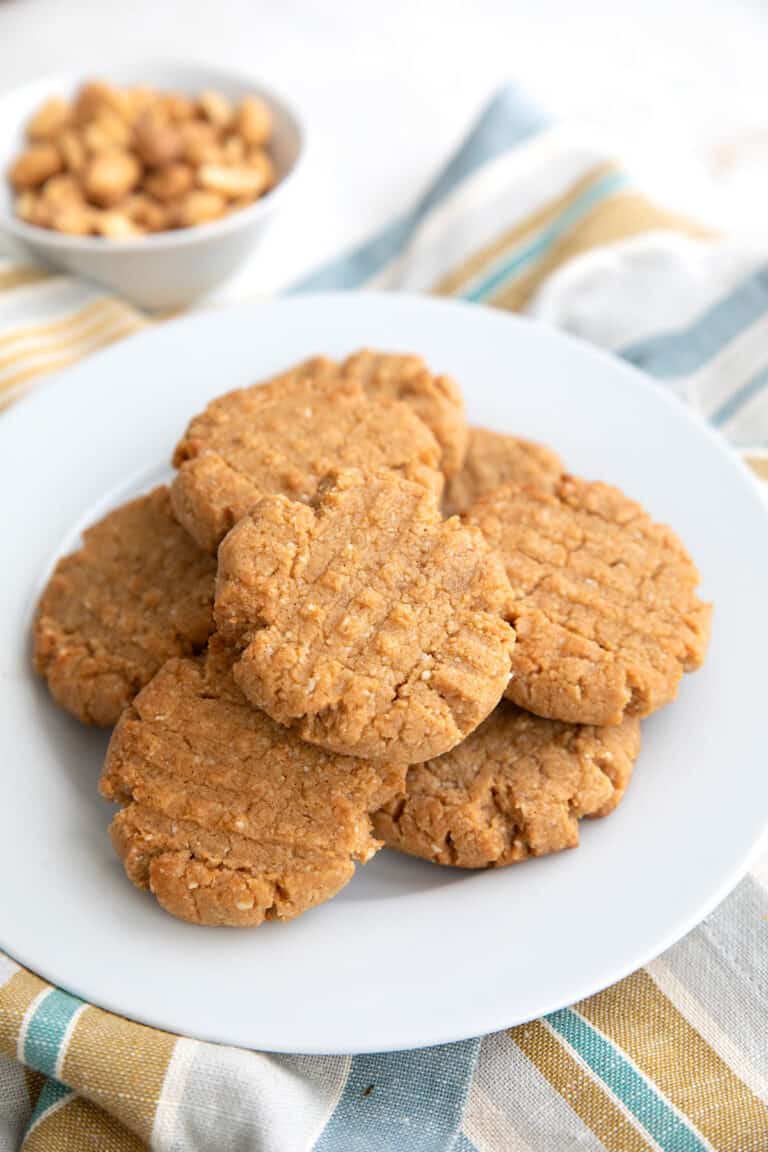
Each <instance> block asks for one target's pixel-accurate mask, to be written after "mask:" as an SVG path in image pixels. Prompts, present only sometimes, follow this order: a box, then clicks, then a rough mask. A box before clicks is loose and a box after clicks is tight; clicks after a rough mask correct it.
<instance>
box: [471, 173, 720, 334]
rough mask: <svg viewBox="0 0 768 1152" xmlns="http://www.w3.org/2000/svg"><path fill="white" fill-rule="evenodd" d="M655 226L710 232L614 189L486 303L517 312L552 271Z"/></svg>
mask: <svg viewBox="0 0 768 1152" xmlns="http://www.w3.org/2000/svg"><path fill="white" fill-rule="evenodd" d="M657 229H666V230H673V231H676V232H684V233H687V234H688V235H690V236H702V237H703V236H708V235H710V233H709V232H707V230H706V229H704V228H701V227H700V226H699V225H697V224H694V223H692V222H691V221H689V220H686V219H685V218H684V217H682V216H678V215H676V214H674V213H672V212H667V211H665V210H664V209H662V208H658V207H657V206H656V205H655V204H652V203H651V202H650V201H649V200H646V199H645V197H644V196H641V195H639V194H638V193H636V192H631V191H626V190H625V191H617V192H614V193H613V195H611V196H609V197H608V198H607V199H606V200H603V201H601V202H600V203H599V204H596V205H595V207H594V208H592V209H591V211H590V212H588V213H587V215H586V216H584V217H583V218H582V219H581V220H580V221H579V222H578V223H577V224H575V225H574V226H573V227H572V228H569V229H568V230H567V231H566V232H565V233H564V234H563V235H562V236H561V237H559V239H557V240H556V241H555V242H554V243H553V244H552V246H551V248H549V249H548V250H547V252H546V254H545V255H544V256H543V257H542V259H541V260H539V261H537V263H536V264H535V265H534V266H533V267H532V268H531V269H530V271H529V272H527V273H526V274H524V275H523V276H520V277H519V278H518V279H516V280H513V281H511V282H510V283H508V284H505V285H504V286H503V287H502V288H501V289H500V290H499V292H497V293H496V294H495V295H494V296H493V297H491V298H489V299H488V300H486V301H485V303H486V304H491V305H495V306H496V307H497V308H507V309H508V310H510V311H514V312H518V311H520V310H521V309H522V308H524V307H525V306H526V304H527V303H528V301H529V300H530V299H531V297H532V296H533V295H534V293H535V292H536V291H537V290H538V289H539V287H540V286H541V285H542V283H543V282H544V281H545V280H546V279H548V277H550V276H551V275H552V273H553V272H555V271H556V270H557V269H558V268H559V267H560V266H561V265H563V264H566V263H567V262H568V261H569V260H573V259H574V257H576V256H581V255H582V254H583V253H584V252H588V251H590V249H592V248H601V247H603V246H604V245H606V244H614V243H616V242H617V241H619V240H627V239H629V237H630V236H638V235H640V234H641V233H643V232H653V231H656V230H657Z"/></svg>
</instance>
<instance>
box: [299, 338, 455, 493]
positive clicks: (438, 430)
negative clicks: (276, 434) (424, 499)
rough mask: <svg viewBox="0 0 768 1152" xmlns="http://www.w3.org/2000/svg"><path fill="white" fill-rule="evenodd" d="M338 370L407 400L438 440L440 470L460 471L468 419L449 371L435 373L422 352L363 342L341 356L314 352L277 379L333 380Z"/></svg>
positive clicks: (378, 394)
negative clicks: (386, 349) (388, 349)
mask: <svg viewBox="0 0 768 1152" xmlns="http://www.w3.org/2000/svg"><path fill="white" fill-rule="evenodd" d="M339 376H341V377H343V378H346V379H350V380H359V381H360V383H361V384H362V385H363V387H364V388H365V391H366V393H367V395H368V396H370V397H372V398H373V399H382V398H383V399H389V400H402V401H404V402H405V403H406V404H409V405H410V406H411V408H413V410H414V411H415V412H416V414H417V415H418V416H420V417H421V419H422V420H423V421H424V423H425V424H426V425H427V427H428V428H429V429H430V430H431V431H432V433H433V434H434V437H435V439H436V440H437V442H438V444H439V445H440V467H441V469H442V471H443V472H444V473H445V475H446V476H454V475H455V474H456V473H457V472H458V471H459V469H460V468H461V465H462V462H463V460H464V455H465V453H466V450H467V423H466V418H465V415H464V400H463V398H462V395H461V391H460V389H459V387H458V385H457V384H456V383H455V381H453V380H452V379H451V378H450V376H433V375H432V373H431V372H430V371H429V369H428V368H427V366H426V364H425V363H424V361H423V360H422V359H421V357H420V356H407V355H398V354H396V353H389V352H376V351H374V350H372V349H370V348H364V349H362V350H361V351H360V352H355V353H354V354H353V355H352V356H348V357H347V359H346V360H343V361H341V362H339V361H337V360H330V359H328V358H327V357H326V356H315V357H313V358H312V359H311V360H305V361H304V362H303V363H302V364H297V365H296V366H295V367H294V368H291V369H289V371H288V372H285V373H283V374H282V375H281V376H280V377H278V379H280V380H286V381H296V380H299V379H307V378H308V377H311V378H313V379H315V380H332V379H334V378H338V377H339Z"/></svg>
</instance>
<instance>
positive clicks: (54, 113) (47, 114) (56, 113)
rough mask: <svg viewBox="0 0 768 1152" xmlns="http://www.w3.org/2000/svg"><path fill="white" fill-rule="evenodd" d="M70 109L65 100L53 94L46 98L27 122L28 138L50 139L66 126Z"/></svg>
mask: <svg viewBox="0 0 768 1152" xmlns="http://www.w3.org/2000/svg"><path fill="white" fill-rule="evenodd" d="M70 114H71V109H70V106H69V104H68V103H67V101H66V100H60V99H59V98H58V97H56V96H54V97H53V99H52V100H46V102H45V104H43V106H42V108H40V109H39V110H38V111H37V112H36V113H35V115H34V116H33V117H32V119H31V120H30V121H29V123H28V124H27V136H28V137H29V139H30V140H52V139H54V137H56V136H58V134H59V132H61V131H63V129H64V128H65V127H66V125H67V123H68V121H69V117H70Z"/></svg>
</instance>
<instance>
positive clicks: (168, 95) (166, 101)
mask: <svg viewBox="0 0 768 1152" xmlns="http://www.w3.org/2000/svg"><path fill="white" fill-rule="evenodd" d="M158 103H159V106H160V108H161V109H162V111H163V112H164V113H165V115H166V116H167V117H168V119H169V120H171V121H172V122H174V123H177V122H178V121H180V120H194V118H195V105H194V102H193V101H192V100H190V99H189V97H188V96H183V95H182V93H181V92H165V93H163V95H162V96H160V97H159V98H158Z"/></svg>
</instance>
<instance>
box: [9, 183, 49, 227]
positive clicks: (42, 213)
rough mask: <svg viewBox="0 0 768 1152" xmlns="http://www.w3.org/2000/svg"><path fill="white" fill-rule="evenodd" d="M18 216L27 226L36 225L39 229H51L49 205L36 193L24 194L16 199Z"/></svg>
mask: <svg viewBox="0 0 768 1152" xmlns="http://www.w3.org/2000/svg"><path fill="white" fill-rule="evenodd" d="M16 215H17V216H18V217H19V219H20V220H24V221H25V222H26V223H27V224H35V225H36V226H37V227H38V228H50V226H51V213H50V210H49V208H48V205H47V204H45V203H43V200H42V199H41V197H40V196H38V194H37V193H36V192H22V194H21V196H17V197H16Z"/></svg>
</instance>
